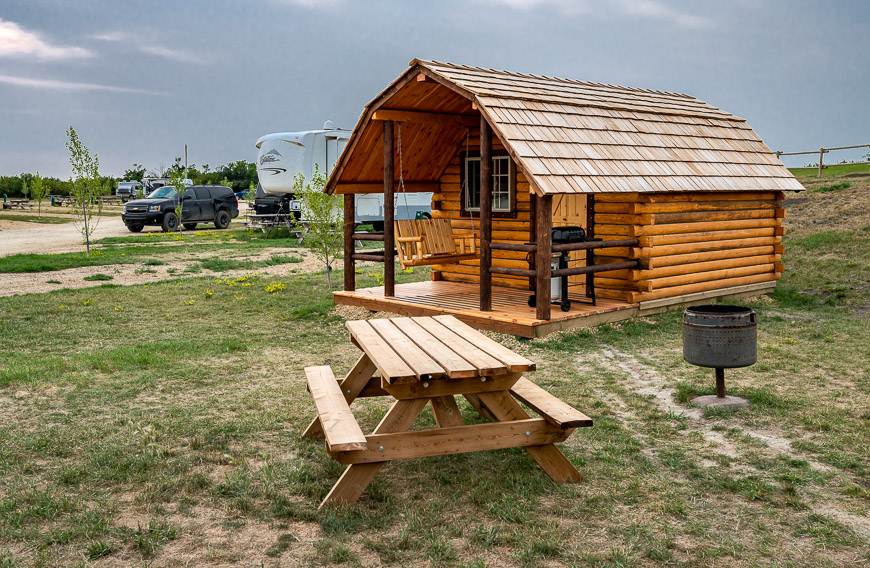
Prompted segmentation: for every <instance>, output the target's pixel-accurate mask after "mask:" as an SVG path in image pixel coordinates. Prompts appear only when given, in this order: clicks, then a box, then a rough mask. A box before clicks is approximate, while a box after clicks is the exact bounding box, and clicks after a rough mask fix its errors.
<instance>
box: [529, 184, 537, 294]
mask: <svg viewBox="0 0 870 568" xmlns="http://www.w3.org/2000/svg"><path fill="white" fill-rule="evenodd" d="M537 207H538V195H537V194H536V193H535V192H534V191H532V192H530V194H529V242H530V243H533V242H535V240H536V239H537V231H536V229H535V226H536V224H537V220H538V214H537ZM528 260H529V270H531V271H532V272H534V271H535V255H534V254H529V255H528ZM536 278H537V277H536V276H529V290H530V291H531V292H534V291H535V279H536Z"/></svg>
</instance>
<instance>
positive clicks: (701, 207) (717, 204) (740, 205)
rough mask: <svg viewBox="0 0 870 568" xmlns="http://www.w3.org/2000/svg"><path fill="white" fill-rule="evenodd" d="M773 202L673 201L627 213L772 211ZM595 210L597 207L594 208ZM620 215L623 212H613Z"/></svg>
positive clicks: (635, 206) (643, 205)
mask: <svg viewBox="0 0 870 568" xmlns="http://www.w3.org/2000/svg"><path fill="white" fill-rule="evenodd" d="M780 204H781V202H780V201H775V200H747V201H739V200H731V201H673V202H669V203H635V204H633V207H631V211H627V212H628V213H688V212H691V211H734V210H739V209H774V208H776V207H777V206H779V205H780ZM596 210H597V207H596ZM615 212H618V213H622V212H623V211H615Z"/></svg>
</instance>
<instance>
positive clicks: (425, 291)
mask: <svg viewBox="0 0 870 568" xmlns="http://www.w3.org/2000/svg"><path fill="white" fill-rule="evenodd" d="M528 297H529V292H528V291H526V290H517V289H513V288H505V287H501V286H493V287H492V311H491V312H483V311H480V309H479V307H478V306H479V304H478V302H479V288H478V286H477V284H468V283H463V282H446V281H425V282H413V283H409V284H397V285H396V295H395V296H394V297H392V298H385V297H384V288H383V287H377V288H363V289H360V290H356V291H353V292H344V291H342V292H335V293H334V299H335V303H336V304H342V305H348V306H359V307H362V308H366V309H369V310H373V311H379V312H391V313H396V314H402V315H409V316H429V315H438V314H452V315H454V316H456V317H458V318H459V319H461V320H463V321H465V322H466V323H468V324H469V325H472V326H474V327H477V328H479V329H487V330H491V331H497V332H501V333H508V334H511V335H518V336H520V337H542V336H544V335H547V334H548V333H552V332H554V331H560V330H565V329H576V328H581V327H591V326H595V325H599V324H601V323H606V322H611V321H618V320H622V319H627V318H630V317H632V316H634V315H637V313H638V306H637V304H629V303H627V302H620V301H619V300H609V299H605V298H599V299H598V304H597V305H595V306H593V305H591V304H586V303H581V302H580V301H577V300H575V299H574V298H573V297H572V304H571V310H570V311H568V312H563V311H561V310H560V309H559V306H557V305H553V308H552V310H551V312H550V313H551V319H550V320H539V319H537V318H536V317H535V309H534V308H530V307H529V306H528Z"/></svg>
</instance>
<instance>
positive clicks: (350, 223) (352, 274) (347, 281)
mask: <svg viewBox="0 0 870 568" xmlns="http://www.w3.org/2000/svg"><path fill="white" fill-rule="evenodd" d="M355 197H356V196H355V195H354V194H352V193H345V194H344V290H345V292H353V291H354V290H356V263H355V262H354V260H353V252H354V244H355V242H354V240H353V232H354V228H355V227H356V207H355V206H356V203H355V201H356V200H355Z"/></svg>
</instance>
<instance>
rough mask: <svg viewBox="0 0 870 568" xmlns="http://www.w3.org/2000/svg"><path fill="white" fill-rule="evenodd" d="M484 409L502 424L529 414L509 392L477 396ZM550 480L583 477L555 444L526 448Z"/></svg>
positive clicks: (558, 480) (557, 480) (522, 418)
mask: <svg viewBox="0 0 870 568" xmlns="http://www.w3.org/2000/svg"><path fill="white" fill-rule="evenodd" d="M477 397H479V399H480V402H481V403H482V405H483V406H484V407H486V408H487V409H489V411H490V412H492V414H494V415H495V416H496V418H498V420H499V421H500V422H507V421H511V420H525V419H526V418H528V417H529V414H528V413H527V412H526V411H525V410H523V407H522V406H520V405H519V403H518V402H517V401H516V400H514V398H513V397H512V396H511V395H510V393H509V392H508V391H495V392H487V393H480V394H478V395H477ZM526 451H528V452H529V455H530V456H531V457H532V459H533V460H535V461H536V462H537V464H538V466H540V468H541V469H543V470H544V472H545V473H546V474H547V475H549V476H550V479H552V480H553V481H555V482H556V483H571V482H577V481H582V480H583V476H582V475H580V472H579V471H577V469H576V468H575V467H574V466H573V465H572V464H571V462H570V461H568V458H566V457H565V455H564V454H563V453H562V452H561V451H559V448H557V447H556V446H554V445H553V444H548V445H546V446H529V447H527V448H526Z"/></svg>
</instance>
